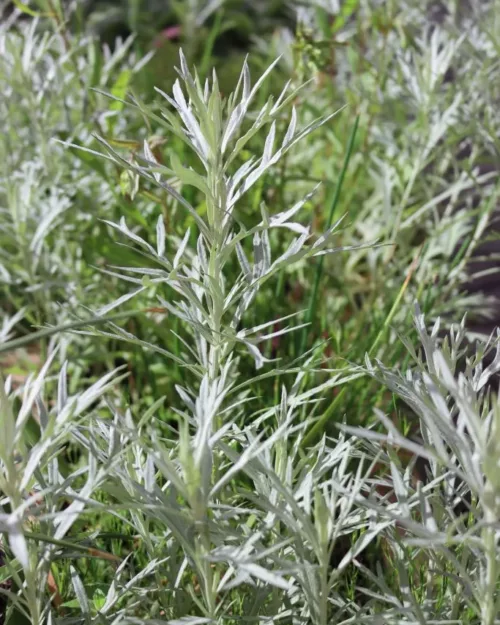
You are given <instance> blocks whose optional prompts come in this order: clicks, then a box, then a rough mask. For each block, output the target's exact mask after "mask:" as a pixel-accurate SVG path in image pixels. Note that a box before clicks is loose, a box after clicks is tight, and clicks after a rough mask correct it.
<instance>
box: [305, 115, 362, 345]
mask: <svg viewBox="0 0 500 625" xmlns="http://www.w3.org/2000/svg"><path fill="white" fill-rule="evenodd" d="M358 125H359V115H357V116H356V119H355V120H354V125H353V127H352V129H351V134H350V136H349V142H348V144H347V151H346V155H345V158H344V162H343V164H342V169H341V170H340V175H339V179H338V181H337V185H336V187H335V191H334V192H333V196H332V200H331V202H330V212H329V214H328V221H327V228H330V227H331V225H332V223H333V219H334V217H335V213H336V210H337V205H338V202H339V198H340V192H341V190H342V185H343V183H344V179H345V174H346V171H347V167H348V166H349V161H350V160H351V155H352V152H353V148H354V140H355V138H356V132H357V130H358ZM324 258H325V257H324V256H320V257H319V260H318V264H317V266H316V274H315V276H314V285H313V290H312V293H311V298H310V300H309V307H308V309H307V314H306V319H305V320H306V323H307V324H310V323H312V321H313V318H314V313H315V310H316V303H317V300H318V292H319V285H320V282H321V276H322V275H323V263H324ZM307 330H308V326H306V327H304V329H303V330H302V340H301V344H300V353H301V354H303V353H304V351H305V349H306V345H307Z"/></svg>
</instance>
